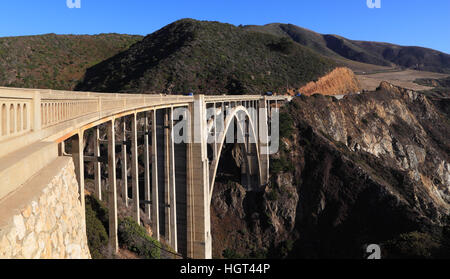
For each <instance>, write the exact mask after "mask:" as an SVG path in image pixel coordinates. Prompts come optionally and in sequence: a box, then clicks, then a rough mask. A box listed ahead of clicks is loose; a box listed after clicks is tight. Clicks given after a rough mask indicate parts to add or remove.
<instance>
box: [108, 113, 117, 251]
mask: <svg viewBox="0 0 450 279" xmlns="http://www.w3.org/2000/svg"><path fill="white" fill-rule="evenodd" d="M107 135H108V182H109V188H108V212H109V249H110V253H111V254H116V253H117V252H118V251H119V240H118V237H117V185H116V141H115V131H114V119H113V120H111V121H108V122H107Z"/></svg>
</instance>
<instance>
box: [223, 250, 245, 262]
mask: <svg viewBox="0 0 450 279" xmlns="http://www.w3.org/2000/svg"><path fill="white" fill-rule="evenodd" d="M222 256H223V257H224V258H225V259H242V255H240V254H238V253H237V252H236V251H235V250H232V249H229V248H227V249H225V250H223V252H222Z"/></svg>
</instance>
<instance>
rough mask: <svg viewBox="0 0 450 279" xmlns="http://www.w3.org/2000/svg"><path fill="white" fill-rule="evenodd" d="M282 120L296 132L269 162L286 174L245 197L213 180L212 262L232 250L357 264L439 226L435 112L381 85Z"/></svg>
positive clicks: (325, 100) (442, 150)
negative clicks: (369, 249)
mask: <svg viewBox="0 0 450 279" xmlns="http://www.w3.org/2000/svg"><path fill="white" fill-rule="evenodd" d="M282 111H284V112H285V113H287V114H289V115H290V116H291V117H292V118H293V121H294V123H295V128H296V129H295V131H294V133H293V134H292V136H291V138H290V139H283V140H282V142H283V145H284V147H285V148H284V149H283V148H282V151H281V152H280V153H279V154H277V155H275V156H273V159H274V160H278V159H283V160H284V161H286V162H289V163H290V164H291V165H292V168H291V169H285V170H284V171H282V172H279V173H272V177H271V183H270V185H269V186H268V187H267V188H266V189H265V191H263V192H262V193H261V192H256V191H249V190H246V191H242V186H240V185H239V180H238V179H237V178H236V179H235V180H234V181H233V182H232V183H223V182H222V184H221V180H220V179H219V180H218V181H219V183H216V185H218V186H217V191H215V192H214V197H213V204H212V219H213V250H215V251H214V253H215V255H216V256H217V255H221V253H222V251H223V250H224V249H231V250H233V251H235V252H236V253H237V254H239V255H245V256H249V257H252V256H258V255H261V253H262V254H263V256H266V257H306V258H316V257H325V258H330V257H331V258H335V257H337V258H361V257H362V255H363V253H362V247H363V245H364V244H367V243H383V242H384V241H387V240H390V239H392V238H394V237H396V236H398V235H399V234H401V233H405V232H412V231H421V232H426V233H430V234H434V233H436V232H437V231H439V230H440V228H441V227H442V226H443V225H445V218H446V216H448V215H449V213H450V199H449V197H450V195H449V193H450V184H449V174H450V173H449V162H450V160H449V151H450V141H449V139H450V125H449V123H450V122H449V118H448V115H447V114H446V113H445V111H443V110H441V109H440V108H439V106H436V105H435V104H434V102H431V101H430V100H429V99H427V98H426V97H424V96H422V95H420V94H417V93H416V92H413V91H408V90H404V89H401V88H398V87H395V86H392V85H390V84H388V83H382V84H381V85H380V88H379V89H378V90H377V91H376V92H370V93H365V94H361V95H352V96H347V97H345V98H344V99H342V100H339V101H338V100H336V99H334V98H332V97H325V96H320V95H315V96H312V97H301V98H295V99H294V101H293V102H292V103H291V104H289V105H288V106H286V107H284V108H283V109H282ZM238 165H239V162H237V163H236V166H238ZM236 166H234V167H236ZM230 168H233V167H230ZM249 205H251V206H249ZM239 232H241V233H239ZM242 232H245V233H242ZM261 251H262V252H261Z"/></svg>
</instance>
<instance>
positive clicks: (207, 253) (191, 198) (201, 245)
mask: <svg viewBox="0 0 450 279" xmlns="http://www.w3.org/2000/svg"><path fill="white" fill-rule="evenodd" d="M189 111H190V115H191V119H190V121H189V122H190V123H188V125H189V128H188V131H189V133H190V135H189V137H188V138H189V139H190V142H189V144H188V146H187V149H188V151H187V153H188V154H187V156H188V160H187V161H188V189H187V190H188V191H187V209H188V210H187V217H188V224H187V233H188V237H187V246H188V247H187V252H188V257H191V258H207V259H209V258H211V257H212V241H211V220H210V187H209V165H208V157H207V156H208V153H207V143H206V135H205V133H206V129H205V128H206V125H207V123H206V108H205V102H204V96H203V95H196V96H195V99H194V103H193V104H191V105H189Z"/></svg>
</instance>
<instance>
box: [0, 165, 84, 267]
mask: <svg viewBox="0 0 450 279" xmlns="http://www.w3.org/2000/svg"><path fill="white" fill-rule="evenodd" d="M0 212H2V213H0V218H1V222H2V223H1V224H0V258H22V259H23V258H25V259H67V258H70V259H74V258H75V259H86V258H90V253H89V248H88V246H87V238H86V222H85V214H84V209H83V208H82V205H81V202H80V200H79V193H78V182H77V180H76V176H75V169H74V164H73V161H72V158H70V157H60V158H58V159H57V160H55V162H53V163H51V164H50V165H49V166H47V167H45V168H44V170H43V171H41V173H40V174H39V175H38V176H36V177H34V178H33V179H31V180H30V181H29V182H27V183H26V185H24V186H23V187H22V188H21V189H19V190H18V191H17V192H16V193H14V194H13V195H12V196H8V197H6V198H5V199H3V200H2V201H0Z"/></svg>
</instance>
